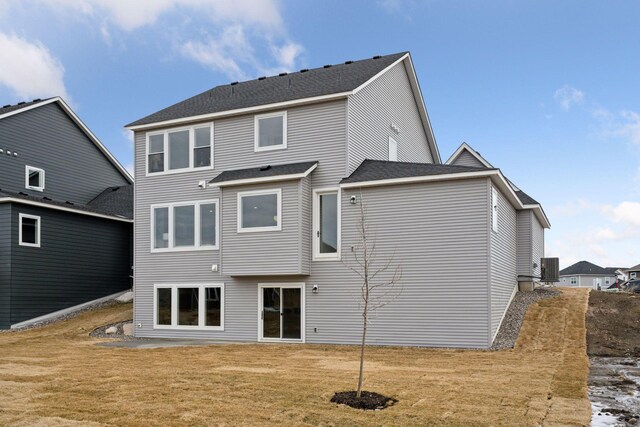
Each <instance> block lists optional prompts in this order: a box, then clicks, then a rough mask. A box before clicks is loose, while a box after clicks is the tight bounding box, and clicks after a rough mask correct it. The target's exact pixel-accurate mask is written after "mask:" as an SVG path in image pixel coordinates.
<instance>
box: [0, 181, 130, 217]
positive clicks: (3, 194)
mask: <svg viewBox="0 0 640 427" xmlns="http://www.w3.org/2000/svg"><path fill="white" fill-rule="evenodd" d="M128 187H133V186H132V185H130V186H128ZM131 195H132V196H131V197H132V199H131V203H133V192H131ZM3 197H10V198H12V199H18V200H25V201H30V202H38V203H43V204H45V205H51V206H57V207H63V208H67V209H72V210H77V211H81V212H90V213H96V214H101V215H110V216H117V217H121V218H128V219H132V218H133V209H131V213H130V214H129V215H121V214H119V213H115V211H113V210H111V211H108V210H103V209H104V207H101V206H89V205H82V204H78V203H72V202H68V201H61V200H53V199H50V198H48V197H36V196H32V195H29V194H27V193H15V192H13V191H6V190H0V198H3ZM94 200H95V199H94Z"/></svg>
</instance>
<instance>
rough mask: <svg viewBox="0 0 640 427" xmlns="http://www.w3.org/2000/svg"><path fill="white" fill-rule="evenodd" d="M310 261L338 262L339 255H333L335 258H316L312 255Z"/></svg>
mask: <svg viewBox="0 0 640 427" xmlns="http://www.w3.org/2000/svg"><path fill="white" fill-rule="evenodd" d="M312 261H314V262H315V261H320V262H323V261H340V255H335V256H317V255H314V257H313V259H312Z"/></svg>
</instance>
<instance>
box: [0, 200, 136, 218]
mask: <svg viewBox="0 0 640 427" xmlns="http://www.w3.org/2000/svg"><path fill="white" fill-rule="evenodd" d="M0 203H21V204H23V205H29V206H37V207H39V208H48V209H54V210H57V211H63V212H71V213H76V214H80V215H88V216H94V217H97V218H104V219H112V220H114V221H122V222H129V223H133V220H132V219H129V218H124V217H119V216H112V215H106V214H101V213H96V212H89V211H81V210H79V209H73V208H66V207H64V206H57V205H50V204H48V203H42V202H36V201H33V200H25V199H18V198H15V197H0Z"/></svg>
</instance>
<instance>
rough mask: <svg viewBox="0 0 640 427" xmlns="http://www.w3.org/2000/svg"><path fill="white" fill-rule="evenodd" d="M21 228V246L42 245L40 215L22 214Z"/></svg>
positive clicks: (35, 246)
mask: <svg viewBox="0 0 640 427" xmlns="http://www.w3.org/2000/svg"><path fill="white" fill-rule="evenodd" d="M18 217H19V220H20V228H19V230H18V234H19V236H18V238H19V240H18V242H19V245H20V246H31V247H34V248H39V247H40V217H39V216H35V215H27V214H20V215H19V216H18Z"/></svg>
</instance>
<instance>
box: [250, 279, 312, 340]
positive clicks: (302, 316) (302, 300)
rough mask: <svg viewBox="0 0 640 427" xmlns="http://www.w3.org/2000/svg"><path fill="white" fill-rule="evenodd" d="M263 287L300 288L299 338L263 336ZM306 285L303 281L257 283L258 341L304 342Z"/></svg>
mask: <svg viewBox="0 0 640 427" xmlns="http://www.w3.org/2000/svg"><path fill="white" fill-rule="evenodd" d="M264 288H294V289H295V288H300V339H287V338H264V337H263V336H262V335H263V333H262V328H263V325H262V321H263V319H262V307H263V305H264V300H263V297H264V293H263V292H262V289H264ZM305 288H306V285H305V283H303V282H301V283H258V341H259V342H298V343H304V342H306V333H305V332H306V329H307V328H306V325H307V320H306V313H307V310H306V306H307V304H306V300H307V299H306V293H305Z"/></svg>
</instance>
